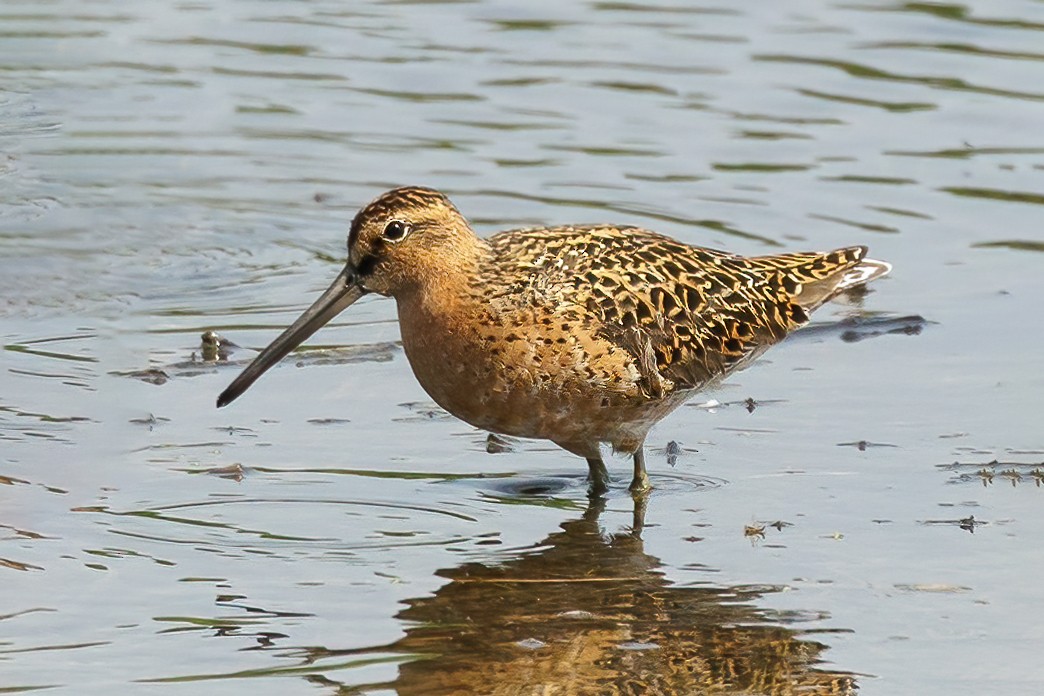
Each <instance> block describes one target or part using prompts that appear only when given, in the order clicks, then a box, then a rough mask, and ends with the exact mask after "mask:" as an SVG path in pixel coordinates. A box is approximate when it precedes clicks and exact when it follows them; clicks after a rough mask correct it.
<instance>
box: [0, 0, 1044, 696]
mask: <svg viewBox="0 0 1044 696" xmlns="http://www.w3.org/2000/svg"><path fill="white" fill-rule="evenodd" d="M1041 46H1044V4H1041V3H1040V2H1036V1H1033V0H1013V1H1011V2H985V0H980V1H979V2H975V3H969V4H963V5H958V4H944V3H889V2H839V3H827V2H813V1H811V0H807V1H795V2H787V3H731V4H729V3H725V4H720V5H706V6H703V5H700V6H693V5H691V4H686V3H678V4H674V5H670V4H659V5H656V6H649V5H644V4H637V3H635V4H631V3H618V2H592V3H583V4H575V5H571V4H568V3H551V2H539V3H532V2H531V3H526V4H524V5H522V4H512V3H498V2H493V1H486V0H481V1H478V2H444V3H439V2H413V3H411V2H385V3H369V4H362V3H359V4H350V3H335V2H322V1H316V2H309V3H298V2H264V3H260V2H246V1H241V2H232V1H228V2H218V1H216V0H210V1H208V0H202V1H200V2H192V3H180V4H175V5H171V4H170V3H162V2H154V1H151V0H147V1H144V2H138V3H133V4H128V3H117V2H111V1H110V2H94V3H89V4H86V5H85V4H83V3H72V2H68V1H63V0H56V1H53V2H23V3H19V2H0V70H2V74H3V76H4V79H3V81H2V83H0V152H2V157H0V316H2V318H3V319H2V323H0V334H2V343H3V346H4V349H5V350H4V351H3V353H2V355H3V362H2V369H0V587H2V588H3V590H2V592H0V692H12V691H13V692H17V691H20V690H30V689H38V688H47V689H49V690H50V692H52V693H75V694H84V693H101V692H113V691H120V692H133V693H168V692H170V693H173V692H184V693H215V694H218V693H242V691H243V690H244V689H249V690H251V692H252V693H279V694H289V693H302V694H303V693H316V692H319V693H372V694H390V693H400V694H436V693H498V694H521V693H536V692H540V693H544V691H540V688H541V685H543V684H547V685H550V686H549V687H548V690H547V693H606V692H608V691H610V690H611V689H613V688H617V689H620V690H621V691H623V692H625V693H700V692H701V689H703V690H709V689H712V688H720V689H722V691H723V692H724V693H773V694H790V693H798V692H801V693H846V692H850V691H852V690H853V689H855V688H858V690H859V692H860V693H862V694H888V695H894V694H918V695H932V694H954V693H1004V694H1037V693H1039V692H1040V690H1041V685H1042V683H1044V667H1042V666H1041V664H1040V661H1039V659H1038V655H1037V652H1038V651H1037V649H1036V646H1037V645H1039V642H1040V640H1041V639H1042V638H1044V628H1042V627H1041V623H1040V622H1039V620H1038V618H1037V617H1038V614H1039V612H1040V607H1041V604H1040V599H1039V596H1038V594H1039V593H1038V592H1037V588H1036V586H1035V585H1036V583H1035V582H1034V580H1033V579H1034V578H1036V577H1039V576H1040V574H1041V572H1044V562H1042V560H1041V555H1040V553H1039V550H1038V546H1039V543H1038V540H1039V539H1040V536H1041V534H1042V533H1044V508H1042V506H1041V495H1042V491H1041V480H1042V478H1044V474H1042V471H1044V439H1042V435H1041V430H1040V422H1041V407H1042V405H1044V404H1042V397H1041V394H1042V390H1044V353H1042V351H1041V350H1040V345H1041V343H1042V340H1044V322H1042V321H1041V319H1040V316H1041V315H1040V310H1039V307H1038V305H1037V302H1038V298H1039V297H1040V296H1041V295H1042V293H1044V274H1042V272H1041V271H1042V270H1044V265H1042V264H1044V255H1042V252H1044V232H1042V231H1041V230H1042V228H1044V224H1042V223H1044V217H1042V212H1044V208H1042V207H1041V206H1042V204H1044V135H1042V131H1041V128H1040V124H1041V123H1042V122H1044V87H1042V85H1044V79H1042V78H1044V51H1042V49H1041ZM404 183H418V184H427V185H433V186H436V187H438V188H440V189H442V190H444V191H446V192H448V193H449V194H450V195H451V196H452V197H453V199H454V201H455V202H456V203H457V205H458V206H459V207H460V208H461V209H462V210H463V211H464V212H465V214H467V215H468V216H469V217H470V218H471V219H472V221H473V222H474V224H475V226H476V228H477V229H478V230H479V231H480V233H482V234H488V233H491V232H492V231H494V230H497V229H500V228H504V227H509V226H518V225H528V224H545V223H567V222H602V221H609V222H625V223H631V224H641V225H645V226H648V227H652V228H654V229H657V230H659V231H662V232H665V233H668V234H671V235H673V236H676V237H678V238H680V239H683V240H685V241H688V242H692V243H700V244H704V245H708V246H717V247H724V248H729V249H732V250H736V251H740V252H744V253H766V252H771V251H776V250H782V249H795V250H796V249H806V248H808V249H820V248H821V249H827V248H833V247H836V246H842V245H847V244H856V243H860V244H868V245H869V246H871V248H872V250H873V254H874V256H875V257H877V258H883V259H887V260H889V261H890V262H892V263H893V264H894V266H895V271H894V273H893V275H892V276H891V277H889V278H888V279H886V280H884V281H881V282H879V283H876V284H875V287H874V291H873V292H872V293H870V294H868V295H867V296H866V297H865V298H862V299H861V300H860V301H859V302H857V303H856V304H849V305H831V306H830V307H827V308H824V309H823V310H822V311H821V312H820V313H818V314H817V316H816V324H815V325H814V326H813V327H812V328H811V329H809V330H806V331H804V332H802V333H800V334H798V335H796V336H794V337H793V338H792V339H791V340H789V341H787V342H786V343H785V344H784V345H782V346H780V347H777V348H775V349H774V350H773V351H771V352H769V353H768V355H767V356H766V357H765V358H763V359H762V360H761V361H760V362H759V363H758V364H757V365H755V366H754V367H753V368H751V369H749V370H748V371H746V372H743V373H741V374H739V375H736V376H735V377H733V378H732V379H730V380H729V381H728V382H727V383H726V384H725V385H724V386H723V387H722V388H721V389H719V390H718V391H716V392H714V393H710V394H706V395H705V396H703V397H699V398H697V399H696V400H695V401H694V403H692V404H690V405H688V406H686V407H683V408H681V409H679V411H677V412H676V413H675V414H674V415H672V416H671V417H670V418H669V419H668V420H666V421H665V422H663V423H662V424H661V425H659V426H658V427H657V428H656V429H655V430H654V431H653V433H652V435H651V437H650V440H649V443H648V445H649V464H650V473H651V476H652V479H653V483H654V485H655V486H656V490H655V491H654V493H653V494H652V495H651V497H650V499H649V501H648V506H647V509H646V510H645V511H644V515H642V514H640V513H641V512H642V511H641V510H639V511H637V513H636V511H635V510H634V509H633V504H632V501H631V499H630V497H629V496H628V495H627V494H626V491H625V490H624V486H625V483H626V480H625V479H626V474H627V472H628V468H629V467H628V464H627V463H626V462H624V461H619V460H617V461H614V462H613V463H612V464H611V467H610V468H611V469H612V470H613V471H614V473H615V474H616V475H618V476H619V477H620V479H621V480H620V483H619V485H618V487H617V489H614V491H613V492H612V494H611V495H610V496H609V498H608V500H607V502H606V503H605V504H604V505H595V506H591V505H589V504H588V501H587V497H586V495H585V492H584V484H583V480H582V474H583V473H584V466H583V464H582V462H579V461H577V460H575V458H573V457H572V456H570V455H567V454H565V453H564V452H561V451H559V450H556V449H555V448H554V447H552V446H550V445H548V444H546V443H539V442H511V443H508V444H507V445H506V446H504V447H493V449H503V450H506V451H502V452H499V453H496V454H490V453H488V452H487V448H488V443H487V436H486V434H485V433H482V432H478V431H475V430H473V429H472V428H470V427H469V426H467V425H465V424H463V423H461V422H459V421H456V420H454V419H452V418H451V417H448V416H447V415H445V414H443V413H442V412H440V411H439V410H438V409H437V408H435V407H434V406H433V405H432V404H431V403H430V400H429V399H428V398H427V396H426V395H425V394H424V393H423V391H422V390H421V389H420V388H419V386H417V384H416V382H415V381H414V379H413V377H412V375H411V374H410V371H409V367H408V365H407V364H406V362H405V358H404V356H403V354H402V351H401V349H400V348H399V346H398V344H397V339H398V329H397V325H396V323H395V321H394V307H393V304H392V303H391V302H390V301H385V300H380V299H377V298H375V299H367V300H364V301H363V302H361V303H359V305H357V306H355V307H353V308H352V310H351V311H350V312H348V313H346V314H345V315H344V316H342V317H340V318H339V319H338V320H337V321H336V322H335V323H334V324H333V325H332V327H330V328H328V329H326V330H324V331H323V332H322V333H320V334H318V335H317V336H316V337H315V339H314V340H313V341H312V342H310V344H309V346H308V347H307V349H306V350H302V351H301V352H299V353H297V354H296V355H295V356H294V357H293V358H290V359H287V361H285V363H284V364H283V365H282V366H280V367H279V368H278V369H275V370H273V371H272V372H271V373H269V374H268V375H266V376H265V378H264V379H263V380H262V381H261V382H259V383H258V385H257V386H255V387H254V388H253V389H252V390H251V391H250V393H249V394H248V395H247V396H246V397H244V398H243V399H241V400H240V401H238V402H237V403H236V404H235V405H234V406H232V407H229V408H227V409H223V410H221V411H217V410H215V409H214V407H213V402H214V398H215V397H216V395H217V393H218V392H219V391H220V390H221V389H222V388H223V387H224V386H225V384H227V382H228V381H229V380H230V379H231V378H232V377H233V376H234V374H235V373H236V371H237V370H238V369H239V367H240V365H241V364H242V362H243V361H246V360H249V358H250V356H252V355H253V350H254V349H257V348H260V347H262V346H264V345H265V344H266V343H267V342H268V341H269V340H270V339H271V338H272V337H274V336H275V334H276V333H277V331H278V330H279V329H281V328H282V327H284V326H285V325H287V324H288V323H289V322H290V321H291V320H292V319H293V318H294V317H296V315H297V313H298V312H299V311H300V309H301V308H302V307H303V306H305V305H306V304H308V303H309V302H310V301H311V299H312V298H313V297H314V296H315V295H316V293H317V292H318V291H319V290H321V289H322V288H325V287H326V285H327V284H328V283H329V281H330V279H331V278H332V277H333V276H334V275H335V274H336V272H337V271H338V269H339V264H340V263H341V262H342V260H343V259H342V257H343V250H344V236H345V232H346V229H347V223H348V220H349V219H350V217H351V215H352V214H353V213H354V211H355V210H356V209H357V208H358V206H360V205H361V204H363V203H365V202H366V201H368V200H370V199H371V198H372V197H373V196H375V195H376V194H377V193H379V192H380V191H381V190H383V189H385V188H387V187H390V186H393V185H398V184H404ZM904 317H923V319H924V321H918V320H916V319H905V318H904ZM854 320H858V321H859V322H860V323H858V324H857V325H855V326H854V327H853V324H852V322H853V321H854ZM846 321H847V322H848V323H845V322H846ZM839 322H840V323H839ZM209 330H215V331H218V332H219V333H221V334H222V335H223V336H226V337H227V338H228V339H230V340H232V341H234V342H235V343H237V344H239V345H240V346H242V348H238V349H233V350H232V351H231V354H230V355H228V356H227V360H217V361H214V360H209V359H208V357H209V356H205V355H204V350H203V348H204V346H202V345H201V342H200V335H201V334H202V333H203V332H205V331H209ZM855 339H862V340H855ZM295 365H297V366H298V367H299V368H300V369H297V368H295ZM712 399H713V400H714V401H711V400H712ZM748 399H753V400H754V406H755V407H754V408H753V410H750V409H749V408H747V400H748ZM670 443H675V444H674V445H671V444H670ZM556 689H557V690H556ZM803 689H804V690H803Z"/></svg>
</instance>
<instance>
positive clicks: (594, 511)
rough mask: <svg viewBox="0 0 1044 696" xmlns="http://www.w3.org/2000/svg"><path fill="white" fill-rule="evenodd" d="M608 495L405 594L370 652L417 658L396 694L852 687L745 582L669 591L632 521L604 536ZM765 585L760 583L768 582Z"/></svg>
mask: <svg viewBox="0 0 1044 696" xmlns="http://www.w3.org/2000/svg"><path fill="white" fill-rule="evenodd" d="M603 507H604V501H602V500H595V501H594V502H592V504H591V506H590V507H589V508H588V510H587V511H586V512H585V514H584V515H583V517H581V518H580V519H577V520H573V521H570V522H566V523H565V524H563V525H562V531H560V532H556V533H554V534H552V535H550V536H549V537H548V538H547V539H545V540H544V541H543V542H541V543H540V544H538V545H537V546H535V547H534V548H536V549H539V551H537V552H535V553H533V554H530V555H526V556H523V557H521V558H517V559H513V560H510V561H507V562H506V563H503V564H501V565H483V564H480V563H469V564H466V565H463V566H460V567H457V568H453V569H449V570H445V571H441V572H440V575H442V576H443V577H445V578H448V579H449V581H450V582H449V583H448V584H446V585H445V586H443V587H442V588H441V589H439V590H438V591H437V592H436V593H435V595H434V596H431V597H423V598H419V599H415V600H411V601H410V602H408V604H409V607H408V608H406V609H405V610H403V611H402V612H401V613H400V614H399V618H400V619H402V620H404V621H406V622H408V623H409V624H412V627H410V628H408V629H407V631H406V636H405V637H403V638H402V639H401V640H399V641H397V642H396V643H394V644H392V645H386V646H382V647H380V648H377V649H375V650H378V651H380V652H387V651H393V652H402V653H407V654H413V655H416V654H421V655H424V656H425V658H426V659H418V660H415V661H411V662H407V663H404V664H402V665H400V666H399V675H398V678H397V679H396V680H395V682H394V683H392V684H381V685H371V686H373V687H380V688H388V689H391V690H393V691H394V692H396V693H397V694H399V696H413V695H417V696H421V695H423V696H435V695H441V694H494V695H500V694H503V695H507V694H512V695H516V694H526V695H528V694H599V695H600V694H635V695H639V694H669V695H672V696H673V695H675V694H705V693H714V694H745V695H746V694H772V695H774V696H775V695H779V696H783V695H787V696H789V695H794V696H797V695H798V694H800V695H802V696H804V695H807V694H816V695H821V694H830V695H836V696H840V695H842V694H854V693H855V690H856V686H855V681H854V679H853V677H852V675H850V674H846V673H841V672H829V671H824V670H821V669H818V668H817V667H816V665H817V664H818V663H819V656H820V654H821V653H822V652H823V650H824V649H825V647H826V646H824V645H823V644H821V643H818V642H815V641H812V640H807V639H803V638H801V637H799V636H800V633H799V632H798V631H795V630H793V629H790V628H786V627H783V626H779V625H774V624H771V623H769V621H768V619H766V618H765V616H764V615H763V614H762V612H760V611H759V609H757V608H756V607H754V606H752V605H751V603H750V602H751V601H752V600H755V599H757V597H758V596H759V593H758V592H754V591H750V590H745V589H742V588H715V587H675V586H672V585H671V584H670V583H669V582H668V581H667V580H665V579H664V577H663V574H662V573H661V572H659V570H658V568H659V566H660V562H659V560H658V559H657V558H655V557H653V556H650V555H648V554H646V553H645V552H644V550H643V544H642V540H641V537H640V529H641V517H642V514H643V511H642V510H637V511H636V513H635V516H636V524H635V529H636V530H637V531H635V532H632V533H630V534H623V535H617V536H614V537H607V536H606V535H605V534H604V533H603V531H602V530H601V528H600V527H599V524H598V516H599V514H600V513H601V512H602V509H603ZM764 591H765V590H764V588H761V589H760V592H764Z"/></svg>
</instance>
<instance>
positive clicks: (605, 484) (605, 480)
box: [587, 456, 609, 496]
mask: <svg viewBox="0 0 1044 696" xmlns="http://www.w3.org/2000/svg"><path fill="white" fill-rule="evenodd" d="M587 469H588V473H587V480H588V481H590V482H591V489H590V491H591V495H593V496H597V495H602V494H604V493H605V492H606V491H608V490H609V472H608V471H606V468H605V463H604V462H603V461H602V457H601V456H598V457H588V458H587Z"/></svg>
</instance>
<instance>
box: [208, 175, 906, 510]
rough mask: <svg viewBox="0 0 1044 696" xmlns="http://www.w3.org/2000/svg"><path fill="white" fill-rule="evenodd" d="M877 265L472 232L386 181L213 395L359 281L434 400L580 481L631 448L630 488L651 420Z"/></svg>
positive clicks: (665, 243) (226, 396) (858, 251)
mask: <svg viewBox="0 0 1044 696" xmlns="http://www.w3.org/2000/svg"><path fill="white" fill-rule="evenodd" d="M889 269H890V266H889V265H888V264H886V263H882V262H880V261H873V260H871V259H867V258H866V247H862V246H852V247H846V248H843V249H837V250H834V251H830V252H825V253H795V254H777V255H772V256H757V257H743V256H737V255H735V254H730V253H727V252H723V251H716V250H713V249H704V248H701V247H695V246H689V245H687V244H683V243H681V242H678V241H676V240H674V239H671V238H669V237H665V236H662V235H659V234H656V233H655V232H650V231H648V230H644V229H640V228H636V227H617V226H610V225H584V226H565V227H550V228H537V229H520V230H509V231H506V232H501V233H499V234H496V235H494V236H492V237H490V238H489V239H481V238H479V237H477V236H476V235H475V233H474V231H473V230H472V229H471V226H470V225H469V224H468V221H467V220H466V219H465V218H464V216H463V215H461V214H460V212H459V211H458V210H457V208H456V207H454V205H453V204H452V203H451V202H450V201H449V199H448V198H446V196H444V195H443V194H441V193H439V192H438V191H435V190H433V189H428V188H420V187H406V188H398V189H394V190H392V191H389V192H387V193H385V194H383V195H381V196H380V197H378V198H377V199H376V200H374V201H373V202H372V203H370V204H369V205H367V206H366V207H365V208H363V209H362V210H361V211H360V212H359V213H358V214H357V215H356V216H355V219H354V220H353V221H352V226H351V230H350V232H349V234H348V261H347V264H346V265H345V268H344V270H343V271H341V273H340V275H338V276H337V278H336V279H335V280H334V282H333V284H332V285H331V286H330V287H329V288H328V289H327V290H326V291H325V292H324V293H323V294H322V296H321V297H319V299H318V300H316V301H315V303H314V304H312V306H311V307H309V308H308V309H307V310H305V312H304V314H302V315H301V316H300V318H298V319H297V321H295V322H294V323H293V324H292V325H291V326H290V327H289V328H288V329H286V331H284V332H283V333H282V334H281V335H280V336H279V337H278V338H276V339H275V340H274V341H273V342H272V343H271V345H269V346H268V347H267V348H265V349H264V350H263V351H262V352H261V353H260V354H259V355H258V356H257V357H256V358H255V359H254V361H253V362H252V363H251V364H250V365H249V366H248V367H247V368H246V369H245V370H243V372H242V373H241V374H240V375H239V376H238V377H236V379H235V380H234V381H233V382H232V383H231V384H230V385H229V386H228V388H227V389H225V391H224V392H222V394H221V395H220V396H219V397H218V401H217V403H218V406H224V405H225V404H227V403H229V402H231V401H232V400H233V399H235V398H236V397H238V396H239V395H240V394H242V393H243V392H244V391H245V390H246V389H247V388H248V387H249V386H250V385H251V384H253V383H254V381H255V380H256V379H257V378H258V377H260V376H261V375H262V374H263V373H264V372H265V371H266V370H268V368H270V367H271V366H272V365H274V364H275V363H276V362H278V361H279V360H280V359H281V358H283V356H285V355H286V354H287V353H289V352H290V351H291V350H293V349H294V348H295V347H297V346H298V345H299V344H300V343H301V342H302V341H304V340H305V339H307V338H308V337H309V336H311V335H312V334H313V333H315V332H316V331H318V330H319V328H320V327H322V326H323V325H324V324H326V323H327V322H329V321H330V320H331V319H333V318H334V317H335V316H337V315H338V314H339V313H340V312H341V311H343V310H344V309H346V308H347V307H348V306H349V305H351V304H352V303H353V302H355V301H356V300H358V299H359V298H360V297H362V296H363V295H365V294H367V293H377V294H379V295H386V296H391V297H394V298H395V301H396V303H397V305H398V311H399V324H400V329H401V332H402V345H403V349H404V350H405V352H406V357H407V358H408V359H409V361H410V365H411V366H412V368H413V372H414V374H415V375H416V376H417V379H418V380H419V381H420V383H421V386H422V387H424V389H425V391H427V392H428V394H429V395H430V396H431V397H432V398H433V399H434V400H435V401H436V402H437V403H438V404H439V405H440V406H442V407H443V408H444V409H446V410H447V411H449V412H450V413H452V414H453V415H455V416H457V417H458V418H460V419H462V420H464V421H467V422H468V423H470V424H472V425H474V426H475V427H477V428H481V429H483V430H489V431H492V432H496V433H501V434H505V435H514V436H518V437H527V438H542V439H547V440H551V441H552V442H554V443H556V444H558V445H559V446H560V447H562V448H563V449H566V450H568V451H569V452H572V453H574V454H577V455H579V456H581V457H584V458H585V459H587V464H588V467H589V469H590V480H591V490H592V491H593V492H595V493H601V492H603V491H604V490H605V489H606V487H607V486H608V483H609V475H608V472H607V471H606V468H605V464H604V463H603V461H602V456H601V451H600V447H599V445H600V444H601V443H609V444H611V445H612V447H613V449H614V450H615V451H618V452H625V453H628V454H631V455H632V456H633V458H634V478H633V479H632V481H631V490H632V491H638V492H640V491H644V490H646V489H648V488H649V478H648V475H647V474H646V471H645V456H644V454H643V451H642V447H643V443H644V442H645V436H646V434H647V433H648V432H649V429H650V428H651V427H652V425H653V424H654V423H656V422H657V421H659V420H660V419H662V418H663V417H664V416H666V415H667V414H668V413H670V412H671V411H673V410H674V409H675V408H677V407H678V406H680V405H681V404H682V403H683V402H684V401H685V400H687V399H688V398H689V397H691V396H693V395H694V394H695V393H696V392H697V391H698V390H700V389H702V388H704V387H707V386H708V385H710V384H712V383H714V382H715V381H717V380H720V379H721V378H722V377H724V376H725V375H728V374H729V373H731V372H733V371H735V370H738V369H740V368H741V367H743V366H744V365H747V364H749V363H750V362H751V361H752V360H753V359H754V358H756V357H757V356H758V355H760V354H761V353H762V352H763V351H764V350H765V349H766V348H768V347H769V346H771V345H772V344H774V343H777V342H779V341H780V340H782V339H783V338H784V337H785V336H786V335H787V334H788V333H790V332H791V331H793V330H794V329H797V328H798V327H800V326H802V325H803V324H805V323H807V322H808V318H809V314H810V313H811V312H812V311H813V310H814V309H816V308H817V307H819V306H820V305H822V304H823V303H824V302H826V301H827V300H829V299H830V298H832V297H834V296H835V295H837V294H838V293H840V292H842V291H843V290H845V289H847V288H851V287H853V286H856V285H861V284H863V283H866V282H868V281H870V280H872V279H874V278H877V277H878V276H881V275H884V274H885V273H887V272H888V271H889Z"/></svg>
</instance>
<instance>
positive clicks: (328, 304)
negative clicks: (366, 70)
mask: <svg viewBox="0 0 1044 696" xmlns="http://www.w3.org/2000/svg"><path fill="white" fill-rule="evenodd" d="M364 294H366V291H365V290H363V289H362V288H361V287H359V284H358V283H357V282H356V281H355V279H354V278H353V274H351V273H349V270H348V268H345V269H344V270H343V271H341V273H340V274H339V275H338V276H337V278H336V279H335V280H334V282H333V283H332V284H331V285H330V287H329V288H327V289H326V291H325V292H324V293H323V294H322V295H321V296H320V297H319V299H318V300H316V301H315V302H313V303H312V306H311V307H309V308H308V309H306V310H305V311H304V313H303V314H302V315H301V316H300V317H298V318H297V321H295V322H294V323H293V324H291V325H290V327H289V328H288V329H287V330H286V331H284V332H283V333H281V334H279V337H278V338H277V339H276V340H274V341H272V343H270V344H269V346H268V347H267V348H265V349H264V350H263V351H261V353H260V354H259V355H258V356H257V357H256V358H254V361H253V362H252V363H250V364H249V365H247V367H246V369H245V370H243V371H242V372H240V373H239V376H238V377H236V378H235V379H234V380H232V383H231V384H229V385H228V387H227V388H226V389H225V391H223V392H221V395H220V396H219V397H218V399H217V405H218V408H221V407H222V406H224V405H225V404H229V403H232V401H234V400H235V399H236V398H238V397H239V395H240V394H242V393H243V392H245V391H246V390H247V389H249V388H250V385H251V384H253V383H254V382H255V381H257V378H258V377H260V376H261V375H263V374H264V373H265V372H267V371H268V368H270V367H272V366H273V365H275V364H276V363H277V362H279V361H280V360H282V359H283V357H284V356H285V355H286V354H287V353H289V352H290V351H292V350H293V349H294V348H296V347H297V346H299V345H301V344H302V343H303V342H304V341H305V340H307V339H308V337H309V336H311V335H312V334H314V333H315V332H316V331H318V330H319V329H321V328H322V327H323V326H324V325H325V324H327V323H328V322H329V321H330V320H331V319H333V318H334V317H336V316H337V315H338V314H340V313H341V312H343V311H344V310H345V309H347V308H348V307H349V305H351V304H352V303H353V302H355V301H356V300H358V299H359V298H360V297H362V296H363V295H364Z"/></svg>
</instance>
